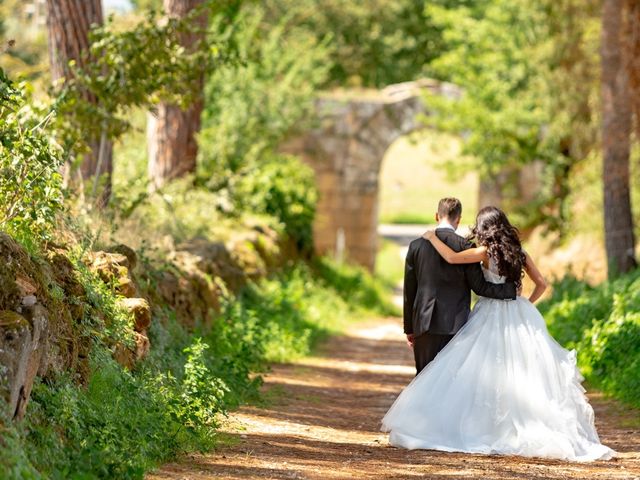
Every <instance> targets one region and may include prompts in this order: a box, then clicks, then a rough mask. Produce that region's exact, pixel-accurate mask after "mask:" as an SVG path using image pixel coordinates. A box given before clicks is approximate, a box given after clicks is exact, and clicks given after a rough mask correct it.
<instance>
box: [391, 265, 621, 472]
mask: <svg viewBox="0 0 640 480" xmlns="http://www.w3.org/2000/svg"><path fill="white" fill-rule="evenodd" d="M484 273H485V277H486V278H487V280H489V281H491V282H494V283H500V282H503V281H504V279H503V278H502V277H500V276H499V275H498V274H497V273H495V272H494V271H491V270H484ZM582 380H583V378H582V377H581V375H580V373H579V371H578V369H577V367H576V356H575V351H568V350H565V349H564V348H562V347H561V346H560V345H559V344H558V343H557V342H556V341H555V340H554V339H553V337H551V336H550V335H549V333H548V332H547V328H546V325H545V322H544V319H543V318H542V316H541V315H540V313H539V312H538V310H537V309H536V307H535V306H534V305H533V304H532V303H531V302H529V301H528V300H527V299H525V298H523V297H518V298H517V299H516V300H513V301H503V300H493V299H488V298H481V299H480V300H479V301H478V302H477V303H476V305H475V307H474V309H473V312H472V313H471V316H470V318H469V321H468V323H467V324H466V325H465V326H464V327H463V328H462V329H461V330H460V331H459V332H458V334H457V335H456V336H455V337H454V338H453V339H452V340H451V342H449V344H448V345H447V346H446V347H445V348H444V349H443V350H442V351H441V352H440V353H439V354H438V356H437V357H436V358H435V360H433V361H432V362H431V363H430V364H429V365H428V366H427V367H426V368H425V369H424V370H423V371H422V372H421V373H420V374H419V375H418V376H416V377H415V378H414V379H413V381H412V382H411V383H410V384H409V385H408V386H407V387H406V388H405V389H404V391H403V392H402V393H401V394H400V396H399V397H398V398H397V399H396V401H395V403H394V404H393V405H392V406H391V408H390V409H389V411H388V412H387V414H386V415H385V417H384V418H383V420H382V430H383V431H385V432H390V434H389V442H390V443H391V444H392V445H394V446H397V447H403V448H408V449H417V448H419V449H431V450H444V451H456V452H468V453H484V454H505V455H521V456H525V457H545V458H558V459H565V460H573V461H591V460H597V459H609V458H611V457H612V456H613V455H614V454H615V452H614V451H613V450H611V449H610V448H608V447H606V446H604V445H602V444H601V443H600V440H599V438H598V434H597V432H596V429H595V425H594V414H593V409H592V408H591V405H589V403H588V401H587V398H586V396H585V390H584V388H583V387H582V385H581V382H582Z"/></svg>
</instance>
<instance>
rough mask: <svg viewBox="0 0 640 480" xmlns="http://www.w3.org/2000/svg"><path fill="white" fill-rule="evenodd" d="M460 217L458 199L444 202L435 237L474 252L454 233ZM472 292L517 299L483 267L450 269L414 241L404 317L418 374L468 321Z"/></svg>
mask: <svg viewBox="0 0 640 480" xmlns="http://www.w3.org/2000/svg"><path fill="white" fill-rule="evenodd" d="M461 213H462V206H461V204H460V201H459V200H457V199H454V198H445V199H442V200H441V201H440V204H439V205H438V213H437V215H436V220H437V221H438V228H437V230H436V235H437V236H438V238H439V239H440V240H442V241H443V242H444V243H446V244H447V245H448V246H449V247H450V248H451V249H452V250H455V251H457V252H458V251H461V250H466V249H467V248H470V247H472V245H471V244H470V243H469V242H467V241H466V240H465V239H464V238H463V237H461V236H459V235H457V234H456V233H455V229H456V228H457V227H458V224H459V223H460V218H461ZM471 290H473V291H474V292H475V293H476V294H478V295H480V296H483V297H490V298H497V299H515V298H516V286H515V284H514V283H513V282H508V283H505V284H493V283H490V282H487V281H486V280H485V278H484V275H483V273H482V270H481V268H480V264H459V265H452V264H449V263H447V262H446V261H445V260H444V259H443V258H442V257H441V256H440V254H439V253H438V252H437V251H436V249H435V248H434V247H433V246H432V245H431V243H430V242H429V241H427V240H425V239H424V238H418V239H416V240H414V241H413V242H411V244H410V245H409V250H408V252H407V257H406V262H405V272H404V308H403V318H404V332H405V334H406V335H407V341H408V342H409V344H410V345H412V346H413V350H414V356H415V360H416V369H417V371H418V372H420V371H421V370H422V369H423V368H424V367H425V366H426V365H427V364H428V363H429V362H430V361H431V360H433V358H434V357H435V356H436V354H437V353H438V352H439V351H440V350H442V348H444V346H445V345H446V344H447V343H448V342H449V340H451V338H452V337H453V335H455V334H456V333H457V332H458V330H460V328H462V327H463V326H464V324H465V323H466V322H467V319H468V317H469V311H470V306H471Z"/></svg>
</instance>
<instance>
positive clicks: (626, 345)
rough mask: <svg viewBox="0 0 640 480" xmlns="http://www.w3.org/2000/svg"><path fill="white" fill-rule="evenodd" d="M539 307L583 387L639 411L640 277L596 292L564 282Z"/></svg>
mask: <svg viewBox="0 0 640 480" xmlns="http://www.w3.org/2000/svg"><path fill="white" fill-rule="evenodd" d="M540 307H541V308H540V310H541V311H542V313H543V314H544V315H545V318H546V321H547V323H548V325H549V330H550V332H551V333H552V334H553V335H554V336H555V337H556V338H557V339H558V340H559V341H560V342H561V343H563V344H565V345H566V346H567V347H569V348H576V349H577V350H578V362H579V365H580V367H581V369H582V370H583V373H584V374H585V376H586V378H587V379H589V381H591V382H592V383H594V384H595V385H597V386H599V387H600V388H602V390H603V391H605V392H606V393H609V394H612V395H614V396H616V397H618V398H620V399H622V400H624V401H626V402H628V403H630V404H632V405H635V406H640V271H635V272H632V273H630V274H627V275H626V276H623V277H621V278H618V279H616V280H615V281H612V282H611V281H609V282H604V283H603V284H601V285H599V286H597V287H590V286H588V285H587V284H585V283H583V282H580V281H578V280H576V279H574V278H565V279H563V280H562V281H560V282H559V283H558V284H557V286H556V287H555V288H554V293H553V296H552V297H551V299H549V300H547V301H546V302H543V303H542V304H541V306H540Z"/></svg>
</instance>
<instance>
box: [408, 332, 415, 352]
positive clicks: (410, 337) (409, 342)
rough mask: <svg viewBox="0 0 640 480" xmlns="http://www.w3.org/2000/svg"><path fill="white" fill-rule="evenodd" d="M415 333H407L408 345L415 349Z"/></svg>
mask: <svg viewBox="0 0 640 480" xmlns="http://www.w3.org/2000/svg"><path fill="white" fill-rule="evenodd" d="M413 339H414V336H413V333H407V345H409V346H410V347H411V348H413Z"/></svg>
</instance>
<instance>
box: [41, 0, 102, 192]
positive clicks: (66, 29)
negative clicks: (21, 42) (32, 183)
mask: <svg viewBox="0 0 640 480" xmlns="http://www.w3.org/2000/svg"><path fill="white" fill-rule="evenodd" d="M103 23H104V17H103V11H102V0H47V27H48V31H49V56H50V63H51V77H52V81H53V82H56V81H59V80H68V79H70V78H72V77H73V69H72V68H71V66H70V62H71V61H73V62H75V64H76V65H77V66H78V67H79V68H83V67H84V66H85V65H86V63H87V62H91V57H90V55H89V46H90V44H89V30H90V29H91V26H92V25H102V24H103ZM83 96H84V99H85V100H86V101H88V102H89V103H90V104H93V105H97V104H98V99H97V98H96V96H95V95H94V94H92V93H90V92H89V91H85V93H84V94H83ZM88 145H89V151H88V152H86V153H85V154H84V155H83V159H82V162H81V164H80V173H81V175H82V178H83V179H84V180H91V181H92V182H93V187H92V190H93V192H94V193H96V190H97V186H98V180H99V179H102V180H103V181H104V182H105V184H104V186H103V189H102V192H101V193H100V199H101V203H102V204H104V203H106V201H107V200H108V199H109V196H110V194H111V174H112V172H113V156H112V151H113V144H112V142H111V141H110V140H109V138H108V137H107V132H106V129H102V133H101V134H100V135H99V136H98V137H97V138H92V139H90V140H89V142H88Z"/></svg>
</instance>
